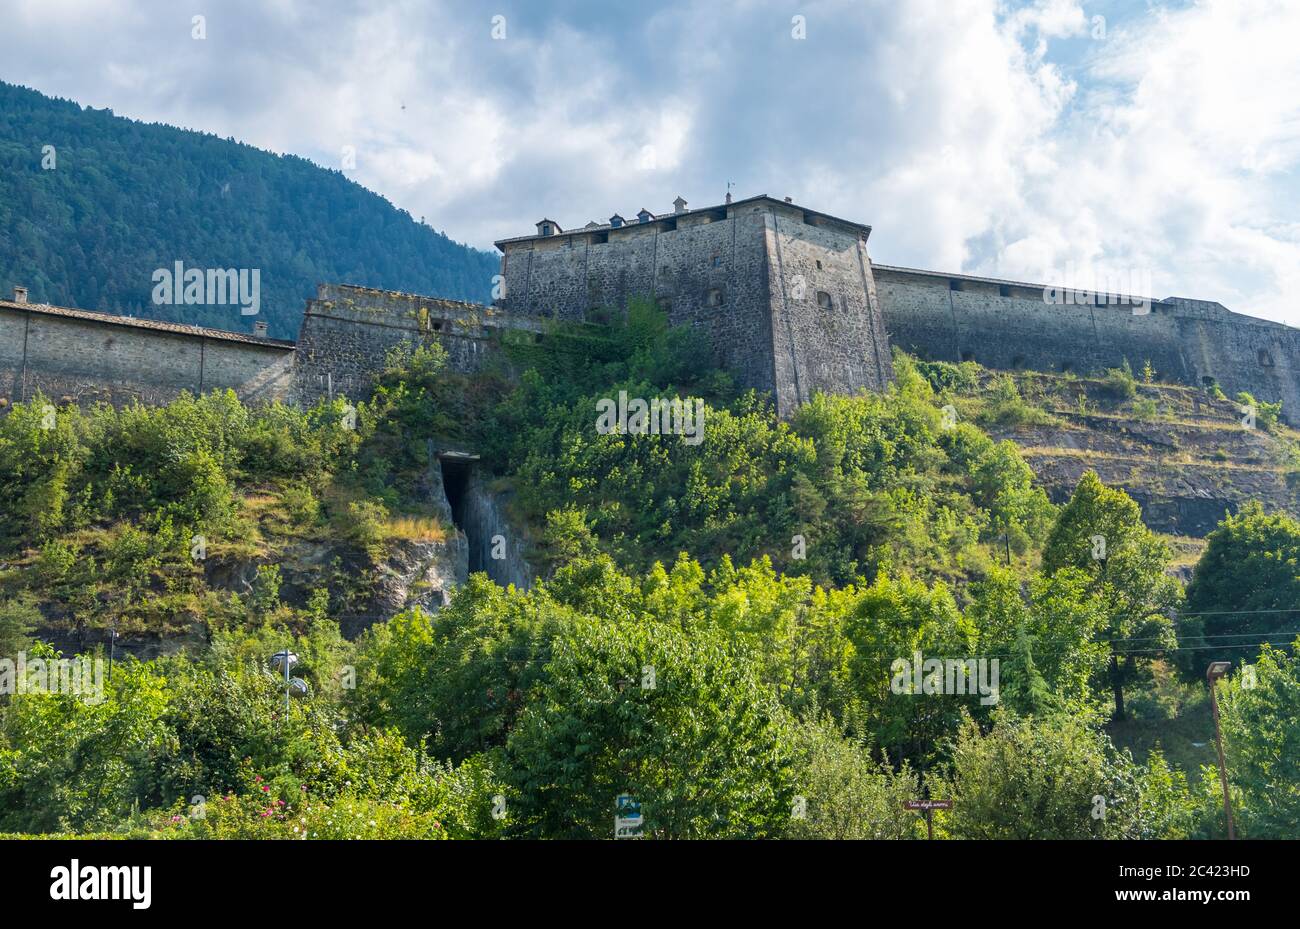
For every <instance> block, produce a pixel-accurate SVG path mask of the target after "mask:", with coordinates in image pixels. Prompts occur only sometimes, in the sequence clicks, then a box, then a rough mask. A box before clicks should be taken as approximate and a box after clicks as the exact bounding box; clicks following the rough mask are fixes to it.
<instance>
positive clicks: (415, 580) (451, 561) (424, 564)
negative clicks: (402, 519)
mask: <svg viewBox="0 0 1300 929" xmlns="http://www.w3.org/2000/svg"><path fill="white" fill-rule="evenodd" d="M377 572H378V581H377V583H376V584H375V592H374V596H373V598H372V600H371V602H372V604H373V609H374V617H373V619H371V620H370V622H366V623H365V625H366V626H369V625H370V624H371V622H378V621H381V620H384V619H387V618H389V617H390V616H393V615H394V614H396V613H400V612H402V611H403V610H409V609H411V608H412V607H417V606H418V607H420V608H421V609H423V610H424V611H425V612H428V613H435V612H437V611H438V610H439V609H440V608H442V607H443V606H446V605H447V604H448V603H450V602H451V592H452V590H453V589H455V588H456V587H458V586H460V585H461V584H463V583H465V581H466V579H467V578H468V577H469V545H468V543H467V542H466V541H465V536H464V535H463V534H462V533H459V532H458V533H456V534H455V535H449V536H448V537H447V539H446V540H445V541H442V542H398V543H395V544H394V545H393V546H392V547H391V549H390V550H389V553H388V557H387V558H385V559H384V560H383V562H381V563H380V565H379V566H378V568H377ZM361 618H362V619H364V618H365V617H361ZM349 631H350V630H347V629H345V630H344V632H345V633H348V632H349ZM357 631H358V632H359V631H360V629H357Z"/></svg>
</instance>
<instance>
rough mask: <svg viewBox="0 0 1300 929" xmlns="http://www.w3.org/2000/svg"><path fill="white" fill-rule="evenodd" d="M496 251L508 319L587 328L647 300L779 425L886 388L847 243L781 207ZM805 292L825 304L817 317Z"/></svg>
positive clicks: (869, 310) (877, 341)
mask: <svg viewBox="0 0 1300 929" xmlns="http://www.w3.org/2000/svg"><path fill="white" fill-rule="evenodd" d="M674 227H675V228H674ZM504 249H505V255H504V257H503V260H502V265H503V274H504V277H505V282H506V297H505V300H504V308H505V309H506V311H507V312H508V313H510V314H511V315H515V314H525V315H532V316H541V317H557V318H561V319H588V318H593V317H594V315H595V314H599V313H600V312H602V311H605V310H612V311H614V312H622V311H624V310H625V309H626V307H627V302H628V300H629V299H633V298H636V297H645V298H647V299H651V300H654V301H655V302H656V303H658V304H659V305H660V306H661V307H663V308H664V309H665V310H666V311H667V313H668V318H669V321H670V322H671V323H672V324H673V325H677V326H689V327H691V329H692V330H694V331H695V332H696V333H698V335H699V337H700V338H701V339H703V340H704V341H705V342H706V343H707V345H708V347H709V350H710V353H711V354H712V357H713V358H714V360H715V362H716V363H717V364H718V365H719V366H721V367H724V368H727V369H728V370H730V371H731V372H732V373H733V374H734V375H735V376H736V378H737V380H738V382H739V383H740V384H741V385H742V386H745V387H753V388H756V389H758V390H761V391H765V392H769V393H773V394H775V396H776V400H777V408H778V411H779V412H780V413H781V415H783V416H784V415H789V413H791V412H793V410H794V408H795V407H796V406H797V405H798V404H799V403H800V402H802V401H804V400H807V399H808V397H810V396H811V395H812V393H813V392H814V391H817V390H824V391H838V392H851V391H853V390H858V389H861V388H864V387H866V388H872V389H879V388H881V387H882V386H883V385H884V384H886V383H888V381H889V380H890V379H891V378H892V376H893V372H892V365H891V363H890V356H889V347H888V340H887V337H886V335H885V331H884V325H883V319H882V317H881V315H880V308H879V305H878V303H877V301H876V297H875V284H874V281H873V280H872V273H871V263H870V259H869V258H868V257H867V254H866V248H865V244H864V243H863V242H862V237H861V236H860V234H859V231H858V230H857V229H856V228H854V227H848V226H833V225H829V224H822V225H813V224H811V223H810V222H808V221H806V220H805V214H804V212H803V211H802V210H801V209H799V208H798V207H795V206H793V205H791V206H788V207H787V206H785V205H781V204H777V203H773V202H772V201H770V200H759V201H742V202H740V203H737V204H734V205H730V206H728V207H726V208H718V209H707V210H696V211H689V212H685V213H681V214H674V215H670V216H666V217H661V218H660V220H658V221H655V222H650V223H644V224H642V223H632V224H630V225H627V226H624V227H621V228H618V229H600V230H596V231H594V232H590V233H586V232H580V233H577V234H571V235H557V236H551V237H545V238H531V239H528V240H525V241H522V242H507V243H505V244H504ZM819 290H821V291H827V292H830V293H832V294H833V295H834V298H833V300H834V302H833V307H832V309H831V310H829V311H827V310H823V309H822V308H821V307H820V306H819V305H818V302H817V293H818V291H819Z"/></svg>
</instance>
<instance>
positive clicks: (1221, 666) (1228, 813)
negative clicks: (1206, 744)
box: [1205, 661, 1237, 842]
mask: <svg viewBox="0 0 1300 929" xmlns="http://www.w3.org/2000/svg"><path fill="white" fill-rule="evenodd" d="M1231 667H1232V662H1230V661H1212V662H1210V667H1209V668H1208V669H1206V672H1205V679H1206V680H1207V681H1209V682H1210V710H1211V711H1212V712H1213V714H1214V745H1215V747H1216V748H1217V749H1218V750H1219V783H1220V784H1222V785H1223V815H1224V816H1225V817H1226V818H1227V820H1228V841H1229V842H1231V841H1232V840H1233V839H1235V838H1237V830H1236V828H1235V827H1234V825H1233V822H1232V796H1231V793H1230V792H1229V790H1228V762H1227V760H1226V759H1225V758H1224V756H1223V730H1222V729H1221V728H1220V727H1219V697H1218V693H1217V690H1218V688H1217V687H1216V686H1215V685H1216V684H1217V683H1218V682H1219V678H1221V677H1223V676H1224V675H1225V674H1227V673H1228V669H1229V668H1231Z"/></svg>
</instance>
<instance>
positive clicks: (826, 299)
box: [817, 290, 835, 310]
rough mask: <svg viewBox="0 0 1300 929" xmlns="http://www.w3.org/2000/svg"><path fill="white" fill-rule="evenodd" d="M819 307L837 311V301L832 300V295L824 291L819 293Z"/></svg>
mask: <svg viewBox="0 0 1300 929" xmlns="http://www.w3.org/2000/svg"><path fill="white" fill-rule="evenodd" d="M817 305H818V306H819V307H821V308H822V309H823V310H833V309H835V301H834V300H832V299H831V295H830V294H828V293H827V292H826V291H824V290H819V291H817Z"/></svg>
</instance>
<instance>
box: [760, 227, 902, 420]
mask: <svg viewBox="0 0 1300 929" xmlns="http://www.w3.org/2000/svg"><path fill="white" fill-rule="evenodd" d="M767 216H768V217H769V218H768V219H767V222H766V229H765V236H766V245H767V248H768V251H769V254H770V255H771V256H772V260H771V261H770V262H769V268H770V270H771V274H772V283H771V286H772V290H773V293H774V294H776V299H774V300H773V304H772V316H773V326H772V329H773V355H774V358H775V364H776V372H777V378H776V380H777V384H778V387H777V409H778V411H779V412H780V413H781V415H783V416H785V415H790V414H791V413H793V412H794V410H795V409H796V408H797V407H798V406H799V405H800V404H801V403H805V402H807V401H808V400H809V399H811V397H812V395H813V394H814V393H816V392H818V391H821V392H824V393H852V392H854V391H856V390H861V389H863V388H867V389H870V390H883V389H884V388H885V386H886V385H887V384H888V383H889V382H890V381H891V380H892V379H893V362H892V359H891V357H890V349H889V342H888V339H887V338H886V336H885V329H884V325H883V321H882V317H881V315H880V308H879V305H878V303H877V300H876V295H875V286H874V282H873V275H872V268H871V260H870V258H869V257H868V256H867V249H866V242H865V241H864V240H863V238H862V237H861V236H859V235H856V234H854V233H852V232H850V231H846V230H843V229H837V228H831V227H825V226H813V225H809V224H808V223H806V222H804V221H803V220H802V217H801V216H799V215H789V214H788V213H787V211H785V210H782V209H781V208H779V207H777V208H775V209H774V210H773V211H772V212H770V213H768V214H767ZM822 294H824V295H826V298H828V299H829V303H830V306H829V308H827V307H823V306H822V305H821V303H820V302H819V295H822Z"/></svg>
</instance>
